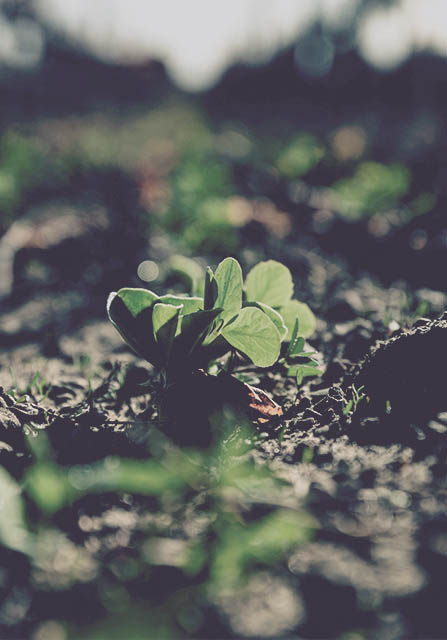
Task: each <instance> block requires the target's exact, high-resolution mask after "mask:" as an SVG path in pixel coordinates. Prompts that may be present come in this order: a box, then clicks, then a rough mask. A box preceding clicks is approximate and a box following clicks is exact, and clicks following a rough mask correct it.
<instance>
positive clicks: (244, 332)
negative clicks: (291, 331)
mask: <svg viewBox="0 0 447 640" xmlns="http://www.w3.org/2000/svg"><path fill="white" fill-rule="evenodd" d="M222 335H223V337H224V338H225V340H226V341H227V342H228V343H229V344H230V345H231V346H232V347H234V348H235V349H237V350H238V351H240V352H241V353H243V354H244V355H246V356H247V358H249V359H250V360H251V361H252V362H253V364H255V365H256V366H258V367H270V366H271V365H272V364H274V363H275V362H276V361H277V359H278V357H279V352H280V347H281V339H280V336H279V332H278V329H277V328H276V327H275V325H274V324H273V322H272V321H271V320H270V318H268V316H267V315H266V314H265V313H264V312H263V311H261V310H260V309H256V308H255V307H246V308H245V309H242V310H241V312H240V313H239V315H238V316H237V317H236V319H235V320H234V322H231V323H230V324H228V325H227V326H226V327H224V328H223V330H222Z"/></svg>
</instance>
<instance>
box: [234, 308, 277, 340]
mask: <svg viewBox="0 0 447 640" xmlns="http://www.w3.org/2000/svg"><path fill="white" fill-rule="evenodd" d="M245 307H256V308H258V309H261V311H263V312H264V313H265V314H266V315H267V316H268V317H269V318H270V320H271V321H272V322H273V324H274V325H275V327H276V328H277V329H278V332H279V337H280V338H281V341H282V340H284V338H285V337H286V335H287V327H286V325H285V323H284V320H283V319H282V316H281V314H280V313H279V312H278V311H276V310H275V309H272V307H269V305H268V304H264V303H263V302H245V303H244V308H245Z"/></svg>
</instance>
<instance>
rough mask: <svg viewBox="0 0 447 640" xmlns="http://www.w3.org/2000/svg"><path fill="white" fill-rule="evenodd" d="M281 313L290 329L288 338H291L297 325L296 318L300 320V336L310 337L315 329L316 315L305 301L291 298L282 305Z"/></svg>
mask: <svg viewBox="0 0 447 640" xmlns="http://www.w3.org/2000/svg"><path fill="white" fill-rule="evenodd" d="M279 313H280V314H281V316H282V319H283V320H284V323H285V325H286V327H287V329H288V333H287V336H286V340H290V337H291V335H292V332H293V327H294V325H295V320H296V319H297V318H298V320H299V331H298V336H302V337H303V338H309V336H311V335H312V334H313V332H314V331H315V327H316V320H315V316H314V314H313V313H312V311H311V310H310V308H309V307H308V305H307V304H306V303H305V302H298V300H290V302H288V303H287V304H286V305H284V306H283V307H280V309H279Z"/></svg>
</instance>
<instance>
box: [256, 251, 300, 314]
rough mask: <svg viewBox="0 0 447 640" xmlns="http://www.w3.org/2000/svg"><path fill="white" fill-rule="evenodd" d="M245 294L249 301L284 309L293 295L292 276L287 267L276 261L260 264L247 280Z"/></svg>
mask: <svg viewBox="0 0 447 640" xmlns="http://www.w3.org/2000/svg"><path fill="white" fill-rule="evenodd" d="M245 294H246V296H247V300H248V301H253V302H263V303H264V304H268V305H269V306H270V307H282V306H283V305H285V304H287V303H288V302H289V300H290V299H291V297H292V295H293V282H292V275H291V273H290V271H289V270H288V268H287V267H285V266H284V265H283V264H281V263H280V262H276V260H267V261H266V262H260V263H259V264H257V265H256V266H255V267H253V269H251V271H250V272H249V273H248V275H247V277H246V279H245ZM280 313H281V312H280Z"/></svg>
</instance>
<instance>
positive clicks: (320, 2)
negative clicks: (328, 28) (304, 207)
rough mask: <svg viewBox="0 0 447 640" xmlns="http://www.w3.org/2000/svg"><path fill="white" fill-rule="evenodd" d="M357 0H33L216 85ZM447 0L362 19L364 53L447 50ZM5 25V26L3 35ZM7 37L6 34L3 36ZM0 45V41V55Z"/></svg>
mask: <svg viewBox="0 0 447 640" xmlns="http://www.w3.org/2000/svg"><path fill="white" fill-rule="evenodd" d="M357 1H358V0H225V1H224V2H222V1H221V0H187V1H186V0H34V4H35V6H36V8H37V9H38V11H39V12H40V13H41V15H42V16H43V17H44V19H45V20H47V21H48V22H49V23H50V24H53V25H54V26H56V27H57V28H58V29H61V30H63V31H64V32H66V33H67V34H68V35H70V36H71V37H73V38H76V39H78V40H79V41H81V42H82V43H83V44H85V45H87V46H88V47H89V48H90V49H91V50H92V51H94V52H95V53H97V54H98V55H99V56H101V57H103V58H105V59H109V60H120V59H121V60H122V59H128V60H129V59H130V60H136V61H137V60H144V59H147V58H149V57H157V58H159V59H161V60H162V61H163V62H164V63H165V65H166V67H167V70H168V73H169V74H170V75H171V77H172V79H173V80H174V81H175V82H177V83H178V84H179V85H180V86H182V87H184V88H186V89H190V90H197V89H202V88H206V87H207V86H209V85H211V84H213V83H214V82H215V81H216V80H217V79H218V77H219V75H220V74H221V73H222V72H223V71H224V70H225V68H226V67H227V66H228V65H229V64H231V63H232V62H235V61H237V60H248V61H250V60H252V61H262V59H268V57H269V56H270V55H271V54H272V53H273V52H274V51H275V50H276V49H278V48H279V47H280V46H283V45H286V44H288V43H290V42H293V40H294V39H295V38H296V36H297V35H299V34H300V33H302V32H303V31H304V30H305V29H306V27H307V26H308V25H309V24H310V23H311V22H312V21H313V20H314V19H315V18H316V17H318V16H323V19H324V21H325V22H327V23H329V24H334V23H337V22H338V23H342V24H343V22H346V20H348V19H349V14H350V12H351V11H352V8H353V7H355V5H356V4H357ZM446 25H447V0H401V1H400V3H399V4H398V6H397V7H396V8H391V9H387V8H383V7H378V8H376V9H374V10H373V11H371V13H370V15H369V17H368V19H367V20H365V21H364V23H363V24H362V25H361V28H360V31H359V35H358V41H359V47H360V50H361V52H362V54H363V55H364V57H365V58H366V59H367V60H368V61H369V62H371V63H372V64H375V65H377V66H379V67H382V68H387V67H388V68H392V67H393V66H396V65H397V64H399V63H400V62H402V61H403V60H404V59H405V58H406V56H407V55H408V53H410V51H411V50H412V49H413V47H417V48H426V47H428V48H432V49H434V50H436V51H438V52H440V53H442V54H445V55H447V28H446ZM1 35H2V25H1V24H0V41H1V39H2V38H1ZM4 41H5V40H4ZM1 54H2V51H1V46H0V57H1Z"/></svg>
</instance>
